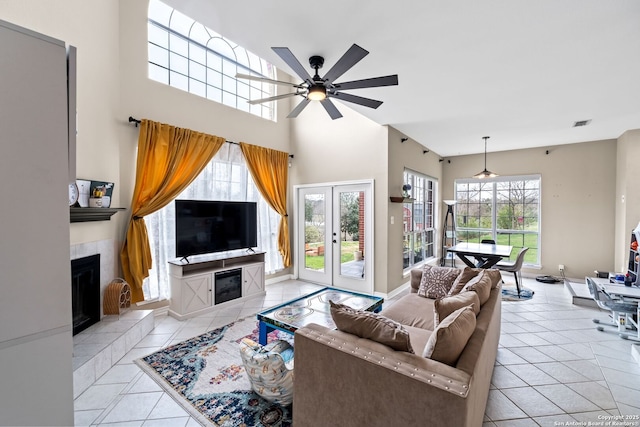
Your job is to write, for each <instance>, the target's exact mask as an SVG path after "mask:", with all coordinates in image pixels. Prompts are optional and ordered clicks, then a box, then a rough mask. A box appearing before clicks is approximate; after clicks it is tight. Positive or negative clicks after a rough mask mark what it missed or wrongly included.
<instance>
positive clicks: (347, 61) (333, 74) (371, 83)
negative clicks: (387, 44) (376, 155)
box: [236, 44, 398, 120]
mask: <svg viewBox="0 0 640 427" xmlns="http://www.w3.org/2000/svg"><path fill="white" fill-rule="evenodd" d="M271 49H273V51H274V52H275V53H276V54H277V55H278V56H279V57H280V58H282V60H283V61H284V62H286V63H287V65H288V66H289V67H291V69H292V70H293V71H294V72H295V73H296V74H297V75H298V77H300V78H301V79H302V83H298V84H295V83H289V82H283V81H280V80H272V79H269V78H266V77H258V76H251V75H248V74H236V77H237V78H242V79H247V80H256V81H261V82H266V83H272V84H277V85H283V86H290V87H294V88H295V89H296V91H295V92H291V93H285V94H282V95H276V96H271V97H269V98H263V99H257V100H254V101H249V104H261V103H263V102H269V101H274V100H277V99H283V98H289V97H292V96H297V95H299V96H302V97H303V98H304V99H303V100H302V101H301V102H300V103H299V104H298V105H297V106H296V107H295V108H294V109H293V110H292V111H291V113H289V115H288V116H287V118H294V117H297V116H298V114H300V113H301V112H302V110H304V108H305V107H306V106H307V105H308V104H309V102H311V101H320V103H321V104H322V106H323V107H324V109H325V110H326V111H327V113H328V114H329V116H330V117H331V118H332V119H333V120H335V119H339V118H340V117H342V114H340V111H338V109H337V108H336V106H335V104H334V103H333V102H331V99H330V98H334V99H339V100H341V101H347V102H352V103H354V104H358V105H364V106H365V107H369V108H378V107H379V106H380V105H381V104H382V101H377V100H375V99H370V98H364V97H361V96H356V95H351V94H349V93H343V92H342V91H343V90H350V89H362V88H368V87H379V86H394V85H397V84H398V75H397V74H393V75H390V76H384V77H373V78H369V79H362V80H353V81H350V82H344V83H335V80H336V79H337V78H339V77H340V76H341V75H343V74H344V73H345V72H347V71H348V70H349V69H350V68H351V67H353V66H354V65H355V64H357V63H358V62H359V61H360V60H361V59H362V58H364V57H365V56H367V55H368V54H369V52H368V51H366V50H364V49H363V48H361V47H360V46H358V45H357V44H354V45H353V46H351V47H350V48H349V50H347V52H346V53H345V54H344V55H342V57H341V58H340V59H339V60H338V62H336V63H335V64H334V65H333V67H331V69H330V70H329V71H328V72H327V73H326V74H325V75H324V77H320V76H319V75H318V70H319V69H320V68H322V66H323V65H324V58H323V57H322V56H317V55H314V56H312V57H311V58H309V64H310V65H311V68H313V69H314V70H315V74H314V76H313V77H311V75H310V74H309V73H308V72H307V70H306V69H305V68H304V67H303V66H302V64H300V62H299V61H298V60H297V59H296V57H295V56H293V53H291V51H290V50H289V48H287V47H272V48H271Z"/></svg>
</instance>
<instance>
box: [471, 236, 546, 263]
mask: <svg viewBox="0 0 640 427" xmlns="http://www.w3.org/2000/svg"><path fill="white" fill-rule="evenodd" d="M491 238H492V236H491V235H490V234H486V235H480V236H479V237H478V240H475V239H472V240H471V239H470V240H469V241H470V242H480V241H481V240H483V239H491ZM509 238H511V242H510V241H509ZM522 242H524V243H522ZM496 244H498V245H511V246H513V250H512V251H511V257H510V258H509V259H510V260H512V261H515V259H516V257H517V256H518V252H520V248H522V247H525V246H526V247H528V248H529V250H528V251H527V253H526V254H525V256H524V262H525V263H526V264H537V263H538V236H537V235H535V234H499V235H498V238H497V240H496Z"/></svg>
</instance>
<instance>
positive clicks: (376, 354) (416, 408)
mask: <svg viewBox="0 0 640 427" xmlns="http://www.w3.org/2000/svg"><path fill="white" fill-rule="evenodd" d="M294 347H295V373H294V375H295V381H294V394H293V395H294V403H293V408H294V412H293V424H294V425H296V426H326V425H336V423H338V421H339V420H349V424H348V425H354V426H355V425H367V426H383V425H384V426H387V425H404V426H411V425H416V426H417V425H420V426H422V425H424V422H425V420H427V419H441V420H446V422H445V423H444V424H442V425H452V426H454V425H455V426H464V425H469V424H468V420H467V416H468V414H467V412H468V411H467V410H466V404H467V402H466V397H467V394H468V392H469V389H470V383H471V381H472V377H471V376H470V375H469V374H467V373H465V372H464V371H462V370H459V369H456V368H455V367H452V366H449V365H446V364H443V363H440V362H436V361H434V360H431V359H426V358H423V357H422V356H420V355H415V354H410V353H406V352H400V351H394V350H392V349H390V348H389V347H387V346H384V345H382V344H379V343H376V342H373V341H370V340H367V339H362V338H358V337H356V336H354V335H351V334H348V333H345V332H341V331H338V330H332V329H328V328H325V327H323V326H320V325H316V324H311V325H309V326H306V327H304V328H301V329H298V331H296V333H295V344H294ZM329 409H330V410H329Z"/></svg>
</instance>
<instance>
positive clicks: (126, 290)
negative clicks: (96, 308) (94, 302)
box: [103, 278, 131, 315]
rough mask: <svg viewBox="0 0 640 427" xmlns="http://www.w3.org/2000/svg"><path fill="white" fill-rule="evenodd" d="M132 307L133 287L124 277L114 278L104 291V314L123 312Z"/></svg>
mask: <svg viewBox="0 0 640 427" xmlns="http://www.w3.org/2000/svg"><path fill="white" fill-rule="evenodd" d="M129 307H131V287H130V286H129V284H128V283H127V282H126V281H125V280H124V279H120V278H117V279H113V280H112V281H111V283H109V284H108V285H107V289H106V290H105V291H104V302H103V309H104V314H105V315H107V314H118V315H120V314H122V313H123V312H124V311H125V310H127V309H128V308H129Z"/></svg>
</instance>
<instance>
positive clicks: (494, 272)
mask: <svg viewBox="0 0 640 427" xmlns="http://www.w3.org/2000/svg"><path fill="white" fill-rule="evenodd" d="M484 274H486V275H488V276H489V277H491V289H495V288H496V286H498V283H500V282H502V274H500V270H498V269H496V268H490V269H488V270H485V271H484Z"/></svg>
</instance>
